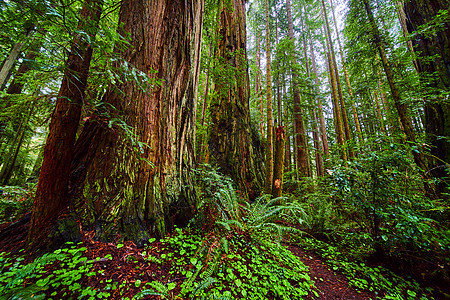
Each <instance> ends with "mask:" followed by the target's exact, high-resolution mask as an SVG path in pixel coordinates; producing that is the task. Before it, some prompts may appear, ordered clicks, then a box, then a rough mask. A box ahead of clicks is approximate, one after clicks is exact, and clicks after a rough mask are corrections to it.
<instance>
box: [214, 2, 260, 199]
mask: <svg viewBox="0 0 450 300" xmlns="http://www.w3.org/2000/svg"><path fill="white" fill-rule="evenodd" d="M226 2H227V1H221V2H220V6H219V12H218V13H219V14H218V18H219V32H218V33H217V36H218V47H217V49H216V53H215V62H216V64H215V71H214V78H213V80H214V89H215V91H216V93H217V96H216V97H213V99H212V100H211V104H210V110H211V121H212V124H211V125H210V128H209V148H210V153H211V156H212V157H213V158H214V162H215V163H216V164H217V165H218V166H219V167H220V172H222V173H223V174H225V175H228V176H230V177H231V178H232V179H233V180H234V181H235V182H236V184H237V185H238V187H239V189H240V190H241V192H242V193H243V194H244V195H248V196H249V198H250V199H253V198H255V197H257V196H258V195H259V193H260V192H261V189H262V184H263V182H264V179H263V178H264V175H263V174H264V171H263V167H262V161H263V159H262V154H261V152H262V151H261V142H260V140H259V138H258V136H257V133H256V131H255V130H252V129H251V126H250V116H249V97H250V85H249V75H248V66H247V52H246V31H245V23H246V19H245V1H243V0H232V1H231V2H230V3H231V4H232V5H231V6H232V7H229V6H228V5H226Z"/></svg>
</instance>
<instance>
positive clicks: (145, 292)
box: [133, 289, 167, 299]
mask: <svg viewBox="0 0 450 300" xmlns="http://www.w3.org/2000/svg"><path fill="white" fill-rule="evenodd" d="M145 296H160V297H161V298H162V299H166V298H167V297H166V295H164V294H163V293H160V292H157V291H155V290H150V289H146V290H143V291H140V292H139V293H137V294H136V295H135V296H134V297H133V299H142V298H144V297H145Z"/></svg>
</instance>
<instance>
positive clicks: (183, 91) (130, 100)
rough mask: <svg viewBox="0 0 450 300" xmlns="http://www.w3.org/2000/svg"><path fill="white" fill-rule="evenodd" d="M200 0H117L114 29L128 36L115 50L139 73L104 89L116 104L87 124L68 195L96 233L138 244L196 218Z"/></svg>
mask: <svg viewBox="0 0 450 300" xmlns="http://www.w3.org/2000/svg"><path fill="white" fill-rule="evenodd" d="M199 1H200V0H199ZM197 4H198V3H197V2H195V1H184V0H146V1H138V2H136V1H132V0H127V1H123V2H122V6H121V9H120V12H119V22H120V23H122V24H123V26H121V27H120V29H119V33H120V34H122V35H126V34H130V47H128V49H122V48H120V49H119V48H118V49H116V50H115V51H116V52H117V53H118V54H119V55H120V56H121V57H122V59H123V61H125V62H127V64H128V65H129V66H132V67H133V68H135V71H136V73H140V74H143V76H145V77H144V78H141V80H142V81H140V80H139V81H127V80H125V77H126V75H121V80H120V81H119V82H118V83H117V84H115V85H113V84H111V85H110V87H109V89H108V91H107V93H106V95H105V97H104V98H105V100H104V101H105V107H113V109H111V110H110V111H109V112H108V114H103V115H101V114H99V115H96V116H92V118H91V120H90V121H89V122H88V123H87V124H86V125H85V127H84V129H83V131H82V133H81V135H80V137H79V139H78V141H77V144H76V148H75V149H76V150H75V156H74V160H73V162H72V167H71V169H72V173H71V185H72V193H71V196H72V199H73V201H74V204H75V206H76V210H77V211H79V212H80V214H81V215H83V220H82V224H83V225H84V226H85V227H87V228H92V229H93V228H95V233H96V238H97V239H100V240H105V241H108V240H112V239H114V238H115V237H116V236H117V234H120V235H121V238H123V239H127V240H133V241H135V242H136V243H137V244H138V245H142V244H143V243H145V242H146V240H147V239H148V237H150V236H162V235H164V234H165V233H166V232H167V231H168V230H170V229H171V227H172V226H173V225H174V224H178V225H185V224H186V223H187V222H188V220H189V219H190V218H191V217H192V216H193V213H194V211H195V205H196V196H195V191H194V186H193V182H192V169H193V167H194V164H195V162H194V137H193V134H194V126H195V115H194V94H195V87H194V81H195V80H194V79H195V78H194V72H195V71H194V70H196V69H197V66H195V65H193V63H194V62H196V63H199V60H198V59H195V58H194V56H193V55H194V53H193V51H192V50H193V49H198V45H196V44H195V42H194V41H195V40H197V43H198V42H199V41H200V39H196V38H195V36H196V32H194V31H195V28H196V29H197V30H198V28H199V27H198V26H196V25H194V23H195V21H194V20H196V19H197V20H198V19H199V18H198V15H197V14H199V13H202V12H201V9H200V8H201V5H197ZM197 25H198V24H197ZM120 64H121V63H120V62H119V61H118V62H116V67H121V66H120ZM146 78H148V81H146Z"/></svg>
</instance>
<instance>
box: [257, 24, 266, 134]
mask: <svg viewBox="0 0 450 300" xmlns="http://www.w3.org/2000/svg"><path fill="white" fill-rule="evenodd" d="M257 37H258V41H257V43H258V60H257V62H258V83H259V85H258V91H257V93H256V94H257V95H259V97H260V99H261V105H260V108H261V121H260V130H261V138H263V137H264V105H263V94H262V79H261V77H262V75H261V47H260V46H259V45H260V39H259V31H258V33H257Z"/></svg>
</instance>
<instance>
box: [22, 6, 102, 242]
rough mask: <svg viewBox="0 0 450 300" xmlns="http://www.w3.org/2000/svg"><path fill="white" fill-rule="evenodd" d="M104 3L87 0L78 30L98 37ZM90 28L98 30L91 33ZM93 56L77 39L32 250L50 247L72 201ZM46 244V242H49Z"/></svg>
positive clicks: (49, 146) (36, 208) (39, 197)
mask: <svg viewBox="0 0 450 300" xmlns="http://www.w3.org/2000/svg"><path fill="white" fill-rule="evenodd" d="M101 1H102V0H87V1H86V2H85V4H84V6H83V8H82V10H81V18H80V22H79V25H78V29H80V30H85V31H86V32H89V34H90V36H91V39H93V38H94V36H95V33H96V28H97V27H98V21H99V19H100V15H101V11H102V2H101ZM88 26H92V27H91V28H95V29H94V30H93V31H90V30H88V29H87V28H88ZM91 57H92V47H91V45H90V44H89V43H88V42H87V41H86V40H85V39H83V37H82V36H81V35H77V36H75V38H74V40H73V44H72V49H71V51H70V54H69V57H68V60H67V68H66V71H65V74H64V77H63V81H62V84H61V88H60V91H59V95H58V99H57V102H56V107H55V110H54V112H53V115H52V119H51V123H50V129H49V134H48V137H47V142H46V145H45V149H44V160H43V162H42V166H41V172H40V176H39V182H38V186H37V190H36V196H35V199H34V205H33V211H32V217H31V225H30V231H29V234H28V241H29V242H30V249H32V248H34V247H38V248H40V247H41V246H43V247H47V246H50V244H51V243H52V242H53V241H50V240H48V234H50V232H49V230H50V231H51V230H52V227H53V226H54V225H56V223H55V222H56V219H57V218H58V217H59V216H60V215H61V214H62V213H63V212H64V211H65V210H67V207H68V205H69V202H68V197H67V196H68V195H67V191H68V182H69V172H70V162H71V159H72V153H73V146H74V144H75V135H76V132H77V130H78V125H79V121H80V116H81V109H82V106H83V101H84V92H85V89H86V85H87V78H88V74H89V66H90V62H91ZM47 242H48V244H47V245H44V244H42V243H47Z"/></svg>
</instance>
